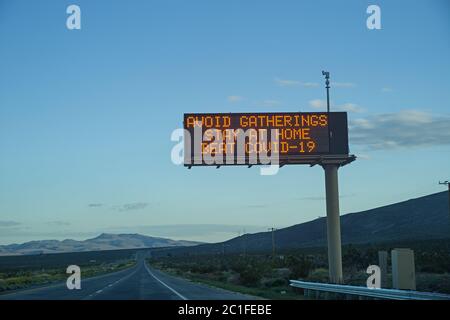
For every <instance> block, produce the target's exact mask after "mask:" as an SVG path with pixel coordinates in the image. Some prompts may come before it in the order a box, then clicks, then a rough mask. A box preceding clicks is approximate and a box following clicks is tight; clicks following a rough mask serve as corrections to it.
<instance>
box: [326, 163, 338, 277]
mask: <svg viewBox="0 0 450 320" xmlns="http://www.w3.org/2000/svg"><path fill="white" fill-rule="evenodd" d="M323 168H324V170H325V191H326V203H327V239H328V268H329V274H330V282H331V283H338V284H339V283H342V281H343V276H342V252H341V221H340V215H339V187H338V168H339V166H338V165H335V164H324V165H323Z"/></svg>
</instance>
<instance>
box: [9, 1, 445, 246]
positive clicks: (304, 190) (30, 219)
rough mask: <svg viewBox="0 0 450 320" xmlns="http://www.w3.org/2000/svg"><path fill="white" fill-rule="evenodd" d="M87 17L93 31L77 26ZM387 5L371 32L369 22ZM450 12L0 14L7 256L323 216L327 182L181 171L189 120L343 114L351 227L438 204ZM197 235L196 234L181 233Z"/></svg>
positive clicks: (57, 5) (125, 9)
mask: <svg viewBox="0 0 450 320" xmlns="http://www.w3.org/2000/svg"><path fill="white" fill-rule="evenodd" d="M70 4H77V5H79V6H80V8H81V12H82V29H81V30H72V31H70V30H68V29H67V28H66V19H67V17H68V15H67V14H66V8H67V6H68V5H70ZM369 4H377V5H379V6H380V8H381V19H382V20H381V21H382V22H381V23H382V29H381V30H368V29H367V27H366V19H367V17H368V14H367V13H366V8H367V6H368V5H369ZM449 9H450V5H449V3H448V2H447V1H444V0H442V1H438V0H433V1H413V2H411V1H370V2H369V1H345V2H338V1H294V0H292V1H287V0H282V1H272V0H271V1H256V0H246V1H237V0H227V1H224V0H220V1H206V0H198V1H197V0H196V1H194V0H192V1H181V0H177V1H137V0H136V1H132V2H130V1H103V0H102V1H101V0H96V1H86V0H72V1H63V0H46V1H39V2H38V1H33V2H31V1H21V0H14V1H12V0H0V150H1V152H0V177H1V179H0V244H5V243H11V242H21V241H26V240H32V239H44V238H46V239H47V238H55V239H63V238H68V237H69V238H77V239H80V238H86V237H89V236H92V235H96V234H97V233H99V232H140V233H145V234H150V235H159V236H170V237H173V238H185V239H195V240H204V241H217V240H221V239H225V238H227V237H231V236H234V235H236V234H237V232H239V231H241V232H242V229H244V228H245V229H246V231H250V232H253V231H262V230H266V228H267V227H269V226H275V227H278V228H280V227H284V226H289V225H293V224H296V223H300V222H304V221H308V220H311V219H315V218H317V217H318V216H324V215H325V204H324V200H323V198H322V197H323V194H324V181H323V180H324V177H323V170H322V169H321V168H320V167H314V168H309V167H308V166H288V167H284V168H282V169H281V171H280V172H279V173H278V174H277V175H275V176H260V175H259V170H258V168H252V169H247V168H241V167H227V168H222V169H220V170H216V169H214V168H194V169H192V170H187V169H185V168H183V167H181V166H175V165H174V164H172V162H171V159H170V152H171V149H172V147H173V146H174V144H175V143H174V142H172V141H171V140H170V135H171V133H172V131H173V130H174V129H176V128H179V127H181V125H182V118H183V113H185V112H258V111H265V112H268V111H299V110H301V111H317V110H323V99H324V89H323V78H322V75H321V70H323V69H326V70H329V71H330V72H331V77H332V82H333V83H332V92H331V94H332V106H333V108H334V109H335V110H337V109H339V110H348V111H349V119H350V148H351V151H352V153H354V154H356V155H357V156H360V159H358V160H357V161H356V162H355V163H353V164H351V165H349V166H347V167H344V168H342V169H341V170H340V192H341V195H342V199H341V213H342V214H345V213H350V212H355V211H360V210H364V209H369V208H372V207H376V206H380V205H384V204H388V203H393V202H397V201H401V200H406V199H409V198H413V197H416V196H421V195H426V194H429V193H434V192H438V191H442V190H443V189H442V188H441V187H440V186H439V185H438V184H437V182H438V181H439V180H440V179H441V180H442V179H449V165H448V163H449V159H450V112H449V107H450V106H449V101H450V92H449V87H450V80H449V71H450V60H449V59H448V57H449V56H450V10H449ZM186 225H191V226H190V227H189V226H186Z"/></svg>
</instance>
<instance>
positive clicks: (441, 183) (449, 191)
mask: <svg viewBox="0 0 450 320" xmlns="http://www.w3.org/2000/svg"><path fill="white" fill-rule="evenodd" d="M439 184H440V185H444V186H445V185H446V186H447V187H448V213H449V217H450V182H449V181H448V180H446V181H444V182H440V181H439Z"/></svg>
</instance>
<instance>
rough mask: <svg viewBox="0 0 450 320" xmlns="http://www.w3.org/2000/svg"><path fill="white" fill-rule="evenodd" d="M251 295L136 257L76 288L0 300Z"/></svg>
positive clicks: (32, 292) (231, 297) (31, 292)
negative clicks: (191, 279)
mask: <svg viewBox="0 0 450 320" xmlns="http://www.w3.org/2000/svg"><path fill="white" fill-rule="evenodd" d="M254 298H255V297H251V296H247V295H243V294H239V293H234V292H230V291H226V290H223V289H218V288H212V287H209V286H205V285H201V284H196V283H192V282H189V281H187V280H184V279H180V278H177V277H173V276H170V275H168V274H165V273H163V272H160V271H158V270H155V269H153V268H150V267H149V266H148V265H147V264H146V263H145V259H144V257H139V258H138V261H137V263H136V265H135V266H134V267H132V268H129V269H126V270H122V271H119V272H114V273H111V274H106V275H102V276H98V277H93V278H87V279H83V278H82V279H81V289H80V290H69V289H67V287H66V284H65V283H61V284H55V285H51V286H47V287H41V288H35V289H29V290H23V291H18V292H14V293H10V294H5V295H0V300H5V299H6V300H212V299H220V300H248V299H254Z"/></svg>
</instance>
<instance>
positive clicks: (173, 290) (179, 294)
mask: <svg viewBox="0 0 450 320" xmlns="http://www.w3.org/2000/svg"><path fill="white" fill-rule="evenodd" d="M144 266H145V269H146V270H147V272H148V274H149V275H151V276H152V277H153V278H155V279H156V280H158V281H159V283H161V284H162V285H163V286H165V287H166V288H167V289H169V290H170V291H172V292H173V293H175V294H176V295H177V296H179V297H180V298H181V299H182V300H189V299H188V298H186V297H185V296H183V295H182V294H181V293H179V292H178V291H176V290H175V289H173V288H171V287H170V286H168V285H167V284H166V283H164V282H163V281H161V280H160V279H159V278H158V277H156V276H155V275H154V274H153V273H152V272H151V271H150V269H149V268H148V267H147V264H146V263H145V261H144Z"/></svg>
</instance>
